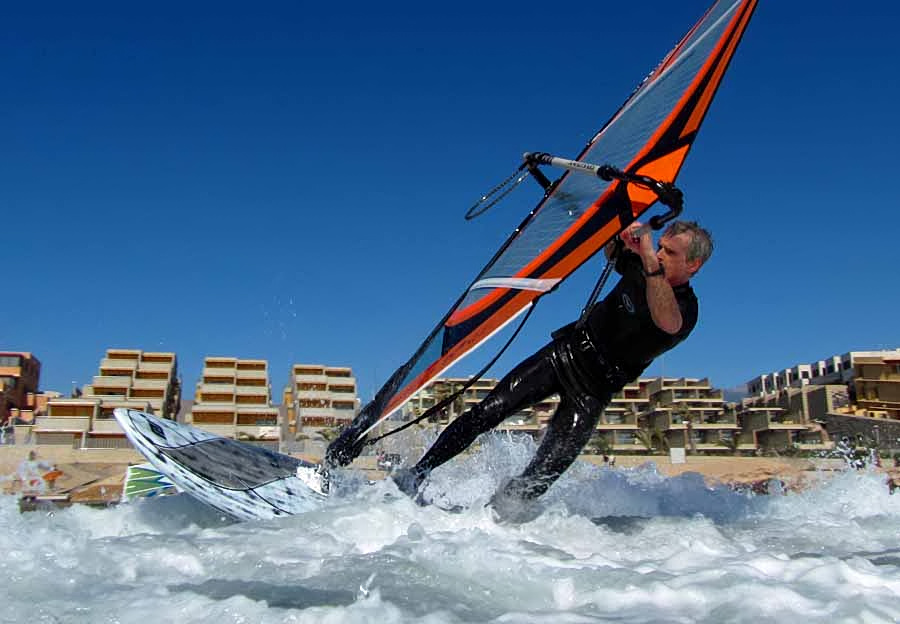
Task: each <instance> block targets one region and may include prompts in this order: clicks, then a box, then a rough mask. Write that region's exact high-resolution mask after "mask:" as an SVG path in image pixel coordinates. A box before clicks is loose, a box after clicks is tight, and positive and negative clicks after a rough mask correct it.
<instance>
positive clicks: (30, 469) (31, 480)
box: [16, 451, 54, 494]
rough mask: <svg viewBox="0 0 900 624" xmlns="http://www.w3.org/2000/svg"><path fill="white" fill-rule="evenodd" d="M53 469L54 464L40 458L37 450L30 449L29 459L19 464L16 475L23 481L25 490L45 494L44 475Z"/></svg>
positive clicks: (45, 483)
mask: <svg viewBox="0 0 900 624" xmlns="http://www.w3.org/2000/svg"><path fill="white" fill-rule="evenodd" d="M53 470H54V466H53V464H50V463H47V462H45V461H43V460H40V459H38V456H37V451H28V459H23V460H22V463H20V464H19V469H18V470H17V471H16V476H17V477H18V478H19V481H21V482H22V490H23V491H25V492H30V493H37V494H44V493H45V492H46V491H47V482H46V480H45V479H44V475H45V474H46V473H48V472H50V471H53Z"/></svg>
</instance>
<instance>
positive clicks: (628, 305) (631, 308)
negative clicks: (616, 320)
mask: <svg viewBox="0 0 900 624" xmlns="http://www.w3.org/2000/svg"><path fill="white" fill-rule="evenodd" d="M622 305H624V306H625V309H626V310H628V314H634V304H633V303H632V302H631V297H629V296H628V293H622Z"/></svg>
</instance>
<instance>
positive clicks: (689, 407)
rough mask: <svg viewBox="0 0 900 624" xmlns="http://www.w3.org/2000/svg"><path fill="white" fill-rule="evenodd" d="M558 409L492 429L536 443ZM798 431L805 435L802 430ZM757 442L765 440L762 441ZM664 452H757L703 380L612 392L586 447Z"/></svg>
mask: <svg viewBox="0 0 900 624" xmlns="http://www.w3.org/2000/svg"><path fill="white" fill-rule="evenodd" d="M467 381H468V380H467V379H465V378H441V379H437V380H435V381H434V382H432V384H431V385H429V386H428V387H427V388H425V389H424V390H423V391H422V392H420V393H419V394H418V395H417V396H415V397H413V398H412V399H410V401H408V402H407V403H406V404H405V405H404V406H403V408H402V410H401V419H402V420H410V419H412V418H415V417H417V416H419V415H421V414H423V413H424V412H425V411H426V410H427V409H429V408H430V407H432V406H433V405H435V404H437V403H438V402H439V401H441V400H443V399H444V398H446V397H449V396H451V395H452V394H453V393H454V392H456V391H457V390H458V389H459V388H461V387H462V386H463V385H464V384H465V383H466V382H467ZM496 384H497V380H495V379H481V380H479V381H477V382H476V383H475V384H473V385H472V387H470V388H468V389H467V390H465V391H464V393H463V394H462V395H461V396H460V397H458V398H457V399H456V400H454V401H453V402H451V403H450V405H448V406H447V407H446V408H445V409H443V410H442V411H441V413H440V414H438V415H436V416H434V417H432V418H431V419H430V422H433V423H435V424H438V425H445V424H447V423H448V422H450V421H451V420H453V419H454V418H456V417H457V416H458V415H459V414H461V413H462V412H463V411H464V410H465V409H467V408H468V407H470V406H471V405H472V404H474V403H477V402H478V401H480V400H481V399H483V398H484V397H485V396H486V395H487V394H488V392H490V391H491V389H493V387H494V386H495V385H496ZM558 404H559V397H558V396H556V395H554V396H552V397H550V398H549V399H547V400H546V401H544V402H542V403H539V404H537V405H535V406H533V407H530V408H527V409H523V410H521V411H519V412H517V413H516V414H513V415H512V416H510V417H509V418H507V419H506V420H505V421H504V422H503V423H502V424H501V425H500V426H499V427H498V428H497V429H498V430H499V431H517V432H522V433H527V434H529V435H532V436H533V437H535V438H538V437H540V435H541V431H542V429H544V428H545V427H546V426H547V421H548V420H549V419H550V417H551V416H552V415H553V413H554V411H555V410H556V407H557V405H558ZM772 411H773V413H774V411H775V410H772ZM798 429H799V430H802V431H803V432H805V431H806V430H807V429H808V427H806V426H802V427H799V428H798ZM762 440H763V442H764V443H765V442H767V441H768V440H767V439H766V437H765V436H763V437H762ZM825 440H826V441H827V438H825ZM773 441H774V440H773ZM665 447H673V448H675V447H682V448H689V449H691V451H693V452H696V451H707V452H721V453H725V452H733V451H735V450H743V451H754V450H756V449H757V448H758V447H757V442H756V438H755V437H754V435H753V433H752V432H748V433H745V432H742V430H741V424H740V422H739V416H738V413H737V410H736V409H735V408H734V407H733V406H727V405H726V404H725V401H724V399H723V394H722V391H721V390H718V389H715V388H713V387H712V386H711V385H710V382H709V380H708V379H693V378H669V377H654V378H640V379H638V380H636V381H634V382H632V383H629V384H628V385H626V386H625V387H624V388H623V389H622V390H621V391H619V392H618V393H616V394H615V395H614V396H613V398H612V400H611V401H610V404H609V405H608V406H607V407H606V408H605V409H604V410H603V412H602V413H601V415H600V419H599V421H598V423H597V426H596V432H595V434H594V436H593V437H592V439H591V441H590V442H589V443H588V445H587V448H588V449H591V450H594V451H596V452H647V451H649V450H651V448H652V449H656V450H663V448H665Z"/></svg>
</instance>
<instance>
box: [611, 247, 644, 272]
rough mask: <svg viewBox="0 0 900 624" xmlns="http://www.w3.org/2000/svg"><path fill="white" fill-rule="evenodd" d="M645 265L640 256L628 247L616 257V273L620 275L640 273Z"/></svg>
mask: <svg viewBox="0 0 900 624" xmlns="http://www.w3.org/2000/svg"><path fill="white" fill-rule="evenodd" d="M643 266H644V263H643V262H641V258H640V256H638V255H637V254H636V253H634V252H633V251H629V250H627V249H623V250H622V251H621V252H620V253H619V257H618V258H616V273H618V274H619V275H628V274H631V273H640V271H641V269H642V268H643Z"/></svg>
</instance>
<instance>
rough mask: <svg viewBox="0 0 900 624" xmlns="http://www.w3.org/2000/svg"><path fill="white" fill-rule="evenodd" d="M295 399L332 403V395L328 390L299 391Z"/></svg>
mask: <svg viewBox="0 0 900 624" xmlns="http://www.w3.org/2000/svg"><path fill="white" fill-rule="evenodd" d="M295 397H296V398H298V399H308V400H311V401H314V400H322V401H330V400H331V393H330V392H328V391H327V390H297V392H296V394H295Z"/></svg>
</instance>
